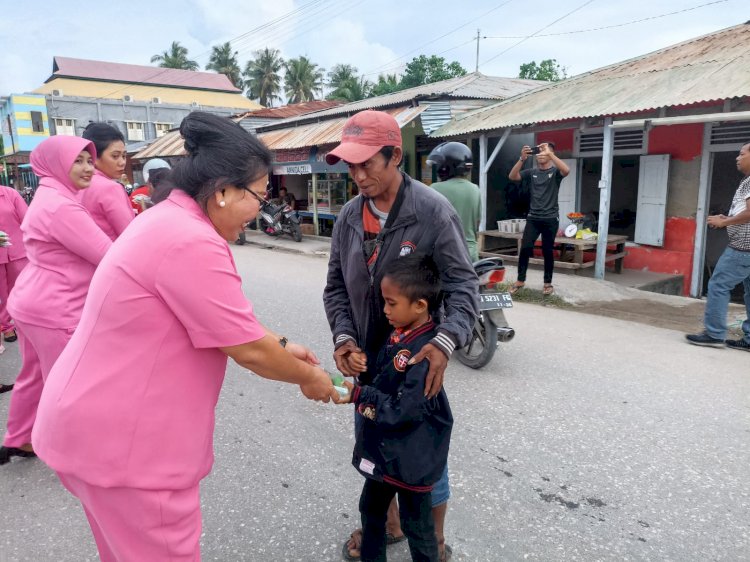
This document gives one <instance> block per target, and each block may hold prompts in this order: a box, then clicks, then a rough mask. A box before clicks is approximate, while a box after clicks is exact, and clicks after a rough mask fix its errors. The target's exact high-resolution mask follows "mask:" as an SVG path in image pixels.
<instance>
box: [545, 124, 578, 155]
mask: <svg viewBox="0 0 750 562" xmlns="http://www.w3.org/2000/svg"><path fill="white" fill-rule="evenodd" d="M574 133H575V129H561V130H559V131H544V132H543V133H537V135H536V143H537V144H541V143H543V142H550V141H552V142H554V143H555V152H561V151H565V152H572V151H573V141H574V136H573V135H574Z"/></svg>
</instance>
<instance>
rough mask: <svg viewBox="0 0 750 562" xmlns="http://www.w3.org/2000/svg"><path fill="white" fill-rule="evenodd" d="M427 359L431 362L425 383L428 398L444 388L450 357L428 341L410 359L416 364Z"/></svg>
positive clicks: (425, 392) (411, 362) (411, 363)
mask: <svg viewBox="0 0 750 562" xmlns="http://www.w3.org/2000/svg"><path fill="white" fill-rule="evenodd" d="M424 359H427V361H429V362H430V370H429V371H428V372H427V380H426V381H425V385H424V395H425V396H427V397H428V398H434V397H435V396H437V394H438V392H440V389H441V388H443V379H444V376H445V368H446V367H447V366H448V357H447V356H446V355H445V353H443V352H442V351H440V349H438V348H437V347H436V346H434V345H432V344H431V343H426V344H425V345H424V346H423V347H422V349H420V350H419V353H417V354H416V355H415V356H414V357H412V358H411V359H410V360H409V365H414V364H415V363H419V362H420V361H422V360H424Z"/></svg>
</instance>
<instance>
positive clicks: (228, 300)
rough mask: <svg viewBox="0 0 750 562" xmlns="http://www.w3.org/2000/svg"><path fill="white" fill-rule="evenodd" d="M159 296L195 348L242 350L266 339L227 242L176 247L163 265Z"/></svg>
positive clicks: (160, 272) (157, 276) (161, 265)
mask: <svg viewBox="0 0 750 562" xmlns="http://www.w3.org/2000/svg"><path fill="white" fill-rule="evenodd" d="M156 290H157V292H158V294H159V296H160V297H161V298H162V299H163V300H164V302H165V303H166V305H167V306H168V307H169V308H170V309H171V310H172V312H173V313H174V315H175V316H176V317H177V319H178V320H179V321H180V323H181V324H182V325H183V326H184V328H185V330H187V333H188V335H189V337H190V341H191V342H192V343H193V345H194V346H195V347H196V348H218V347H229V346H233V345H241V344H243V343H248V342H252V341H256V340H259V339H261V338H262V337H263V336H264V335H265V330H264V329H263V326H261V324H260V323H259V322H258V320H257V319H256V318H255V314H254V313H253V307H252V304H250V301H248V300H247V297H245V294H244V293H243V292H242V278H241V277H240V276H239V274H238V273H237V268H236V267H235V265H234V261H233V260H232V256H231V254H230V252H229V248H228V247H227V246H226V243H225V242H223V241H220V240H198V241H196V240H194V239H193V240H186V241H185V242H183V243H181V244H179V245H178V246H176V247H173V248H172V249H171V250H170V251H169V252H168V253H167V255H165V256H164V258H163V260H162V262H161V264H160V265H159V271H158V272H157V274H156Z"/></svg>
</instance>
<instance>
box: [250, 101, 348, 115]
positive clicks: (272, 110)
mask: <svg viewBox="0 0 750 562" xmlns="http://www.w3.org/2000/svg"><path fill="white" fill-rule="evenodd" d="M341 104H342V102H340V101H338V100H313V101H303V102H301V103H292V104H289V105H282V106H281V107H264V108H263V109H255V110H253V111H248V112H247V113H243V114H242V115H238V117H241V118H245V117H264V118H268V119H287V118H289V117H296V116H297V115H304V114H305V113H312V112H313V111H322V110H324V109H330V108H332V107H336V106H339V105H341Z"/></svg>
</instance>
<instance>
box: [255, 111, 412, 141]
mask: <svg viewBox="0 0 750 562" xmlns="http://www.w3.org/2000/svg"><path fill="white" fill-rule="evenodd" d="M425 109H427V106H419V107H398V108H395V109H387V110H385V112H386V113H390V114H391V115H393V117H394V118H395V119H396V121H398V124H399V125H400V126H401V128H404V127H405V126H406V125H408V124H409V123H411V122H412V121H413V120H414V119H416V118H417V117H419V114H420V113H422V112H423V111H424V110H425ZM347 119H348V118H347V117H339V118H335V119H327V120H325V121H320V122H319V123H308V124H305V125H300V126H297V127H288V128H286V129H277V130H274V131H268V132H266V133H260V134H259V135H258V138H259V139H261V140H262V141H263V142H264V143H265V145H266V146H267V147H268V148H270V149H271V150H290V149H294V148H305V147H311V146H325V145H330V144H337V143H339V142H340V141H341V132H342V131H343V130H344V123H346V121H347Z"/></svg>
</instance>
